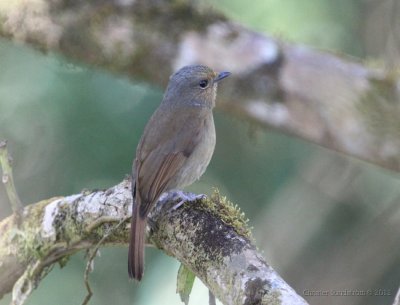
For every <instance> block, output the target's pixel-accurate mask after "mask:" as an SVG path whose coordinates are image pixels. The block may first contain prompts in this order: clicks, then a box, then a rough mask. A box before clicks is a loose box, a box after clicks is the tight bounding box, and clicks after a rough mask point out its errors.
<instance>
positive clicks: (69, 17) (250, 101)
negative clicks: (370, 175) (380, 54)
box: [0, 0, 400, 171]
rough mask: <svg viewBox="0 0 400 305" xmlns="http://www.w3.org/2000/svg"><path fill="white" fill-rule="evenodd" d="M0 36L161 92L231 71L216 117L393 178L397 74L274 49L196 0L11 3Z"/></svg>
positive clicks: (279, 46)
mask: <svg viewBox="0 0 400 305" xmlns="http://www.w3.org/2000/svg"><path fill="white" fill-rule="evenodd" d="M0 35H1V36H3V37H8V38H9V39H12V40H15V41H22V42H26V43H29V44H31V45H33V46H35V47H36V48H39V49H41V50H43V51H57V52H60V53H61V54H63V55H65V56H66V57H69V58H70V59H74V60H78V61H80V62H83V63H87V64H91V65H95V66H100V67H103V68H105V69H107V70H109V71H113V72H116V73H120V74H126V75H129V76H131V77H134V78H136V79H141V80H146V81H149V82H151V83H154V84H157V85H160V86H164V85H165V83H166V81H167V80H168V76H169V75H170V73H171V72H172V71H174V70H175V69H177V68H178V67H180V66H182V65H185V64H191V63H204V64H207V65H210V66H212V67H214V68H215V69H217V70H225V69H227V70H230V71H232V72H233V73H234V76H235V79H233V80H231V81H230V82H227V83H226V84H224V86H222V87H223V88H221V89H222V90H220V91H221V94H220V95H219V107H220V109H222V110H224V111H227V112H230V113H234V114H236V115H237V116H240V117H242V118H245V119H246V120H249V121H251V122H254V123H256V124H259V125H260V126H262V127H265V128H270V127H272V128H275V129H278V130H280V131H284V132H286V133H289V134H292V135H295V136H297V137H300V138H303V139H305V140H308V141H311V142H314V143H317V144H319V145H322V146H324V147H327V148H329V149H332V150H336V151H340V152H342V153H345V154H347V155H351V156H355V157H357V158H360V159H362V160H366V161H369V162H372V163H374V164H377V165H380V166H382V167H385V168H388V169H391V170H394V171H399V170H400V137H399V134H400V125H399V120H398V117H399V116H400V106H399V104H400V103H399V100H400V99H399V88H400V86H398V84H399V76H398V73H397V72H394V71H389V72H385V71H383V70H378V69H372V68H369V67H367V66H364V65H362V64H361V63H357V62H354V61H353V62H352V61H349V60H347V59H344V58H343V57H340V56H337V55H333V54H330V53H323V52H318V51H315V50H312V49H310V48H307V47H304V46H297V45H290V44H286V43H282V42H280V41H278V40H276V39H272V38H270V37H268V36H265V35H261V34H259V33H256V32H253V31H250V30H248V29H246V28H243V27H241V26H239V25H237V24H235V23H232V22H230V21H228V20H226V18H225V17H224V16H222V15H221V14H219V13H216V12H214V11H212V10H210V9H208V8H204V7H197V6H196V5H195V2H194V1H145V0H136V1H131V2H130V1H122V2H121V1H117V0H115V1H107V2H104V1H91V2H90V3H87V2H74V1H57V2H54V1H45V0H39V1H36V0H35V1H33V0H31V1H29V0H28V1H13V2H12V3H10V4H8V5H3V6H0Z"/></svg>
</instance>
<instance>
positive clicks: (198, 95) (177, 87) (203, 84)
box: [164, 65, 231, 108]
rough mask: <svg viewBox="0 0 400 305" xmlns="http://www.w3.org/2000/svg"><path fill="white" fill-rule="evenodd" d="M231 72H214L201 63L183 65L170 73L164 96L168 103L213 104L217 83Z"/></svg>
mask: <svg viewBox="0 0 400 305" xmlns="http://www.w3.org/2000/svg"><path fill="white" fill-rule="evenodd" d="M230 74H231V73H229V72H221V73H216V72H214V71H213V70H212V69H211V68H209V67H207V66H202V65H192V66H185V67H183V68H181V69H180V70H178V71H177V72H175V73H174V74H172V75H171V77H170V78H169V83H168V87H167V90H166V93H165V96H164V102H166V103H168V104H187V105H196V106H204V107H209V108H212V107H214V106H215V97H216V91H217V84H218V82H219V81H220V80H222V79H224V78H226V77H228V76H229V75H230Z"/></svg>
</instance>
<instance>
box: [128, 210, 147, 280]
mask: <svg viewBox="0 0 400 305" xmlns="http://www.w3.org/2000/svg"><path fill="white" fill-rule="evenodd" d="M146 223H147V219H146V218H143V217H141V216H140V214H139V205H137V204H134V206H133V209H132V220H131V237H130V243H129V254H128V255H129V256H128V273H129V277H130V278H134V279H135V280H137V281H140V280H141V279H142V276H143V272H144V239H145V230H146Z"/></svg>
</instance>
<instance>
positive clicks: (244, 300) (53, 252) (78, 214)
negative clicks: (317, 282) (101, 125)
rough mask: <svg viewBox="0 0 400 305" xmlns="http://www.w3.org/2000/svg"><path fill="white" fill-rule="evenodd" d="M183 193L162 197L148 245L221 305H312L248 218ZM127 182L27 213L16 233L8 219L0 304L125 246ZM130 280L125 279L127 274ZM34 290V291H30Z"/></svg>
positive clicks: (2, 238)
mask: <svg viewBox="0 0 400 305" xmlns="http://www.w3.org/2000/svg"><path fill="white" fill-rule="evenodd" d="M179 196H180V195H179V193H170V194H168V195H165V196H164V197H163V198H162V199H161V200H160V201H159V203H158V204H157V206H156V208H155V210H154V211H153V212H152V213H151V215H150V219H149V223H150V224H151V228H150V230H149V232H148V241H149V242H150V243H152V244H153V245H155V246H157V247H158V248H160V249H162V250H163V251H164V252H165V253H167V254H169V255H171V256H174V257H176V258H177V259H178V260H179V261H181V262H182V263H183V264H185V265H186V266H187V267H188V268H189V269H190V270H191V271H192V272H194V273H195V274H196V276H197V277H199V278H200V279H201V280H202V281H203V282H204V284H205V285H206V286H208V287H209V289H210V290H211V291H212V293H213V294H214V295H215V296H216V297H217V298H219V299H220V300H221V301H222V303H224V304H234V305H235V304H287V305H289V304H290V305H296V304H302V305H304V304H307V303H306V301H304V300H303V299H302V298H301V297H300V296H298V295H297V294H296V293H295V291H294V290H293V289H292V288H291V287H289V285H288V284H287V283H286V282H285V281H284V280H283V279H282V278H281V277H280V276H279V275H278V274H277V273H276V272H275V271H274V270H273V269H272V268H271V267H270V266H269V265H268V264H267V263H266V262H265V261H264V259H263V258H262V257H261V255H260V254H259V253H258V251H257V249H256V248H255V247H254V246H253V245H252V243H251V241H250V239H251V238H250V232H249V230H248V229H247V227H246V224H245V220H244V219H243V215H242V214H241V213H240V211H239V210H237V209H236V208H235V207H234V206H233V205H232V204H230V203H229V202H227V201H226V199H225V198H223V197H220V196H219V195H214V196H213V197H212V198H211V199H202V200H197V201H194V202H186V203H185V204H184V205H183V206H181V207H180V208H178V209H171V207H173V206H174V205H175V204H176V203H177V202H178V201H180V197H179ZM130 205H131V194H130V182H129V181H123V182H121V183H120V184H118V185H116V186H114V187H111V188H110V189H108V190H105V191H95V192H83V193H81V194H76V195H72V196H68V197H59V198H51V199H48V200H44V201H41V202H38V203H36V204H32V205H29V206H27V207H26V208H25V209H24V221H23V222H22V224H21V226H20V227H19V228H18V229H17V228H16V227H15V225H14V224H13V217H14V216H10V217H8V218H6V219H4V220H3V221H1V222H0V232H1V234H0V262H1V263H0V297H1V296H3V295H4V294H5V293H7V292H9V291H10V290H11V289H12V287H13V285H14V284H15V283H17V284H18V285H17V286H16V287H14V291H13V298H14V303H15V304H21V302H17V301H16V300H15V299H16V298H18V297H22V298H26V297H27V295H26V294H24V293H21V291H22V290H23V289H24V287H25V289H26V287H30V288H32V287H35V286H36V285H37V284H38V282H39V281H40V279H41V278H42V277H43V276H44V275H45V272H46V268H48V267H49V266H51V265H53V264H54V263H55V262H60V261H65V259H66V258H67V257H68V256H69V255H71V254H73V253H75V252H77V251H79V250H82V249H88V248H90V247H93V246H95V245H97V243H98V242H99V240H101V239H102V237H103V236H104V235H105V232H109V229H110V228H111V227H113V228H114V229H113V233H112V234H111V235H110V236H109V237H108V238H106V239H105V241H104V245H107V244H123V245H126V243H127V240H128V234H129V228H128V224H126V225H122V226H119V227H115V225H116V224H117V223H120V222H121V221H122V220H125V219H126V218H127V216H128V215H129V214H130V212H131V211H130ZM126 276H127V275H126ZM32 283H33V284H32Z"/></svg>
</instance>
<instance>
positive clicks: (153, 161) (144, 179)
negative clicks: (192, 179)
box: [135, 117, 204, 217]
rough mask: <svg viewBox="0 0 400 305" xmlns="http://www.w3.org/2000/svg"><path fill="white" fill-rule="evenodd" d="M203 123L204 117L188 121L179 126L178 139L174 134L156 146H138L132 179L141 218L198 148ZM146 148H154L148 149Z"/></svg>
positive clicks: (145, 144)
mask: <svg viewBox="0 0 400 305" xmlns="http://www.w3.org/2000/svg"><path fill="white" fill-rule="evenodd" d="M193 124H195V125H196V126H193ZM202 124H204V118H200V117H197V118H195V119H193V118H191V120H190V122H189V120H188V121H187V122H184V123H183V124H181V126H180V128H179V131H178V134H179V137H176V136H175V134H174V135H173V136H172V137H171V139H163V140H164V141H163V142H159V143H158V144H159V145H147V143H146V141H144V142H143V143H141V144H140V148H143V150H142V149H139V150H138V152H137V159H136V166H135V168H136V173H135V176H136V197H138V198H137V202H138V203H140V207H139V208H140V215H141V216H142V217H144V216H146V215H147V214H148V212H149V211H150V209H151V207H152V206H153V204H154V202H155V201H156V200H157V199H158V198H159V197H160V195H161V194H162V193H163V192H164V191H166V188H167V186H168V183H169V182H170V181H171V180H172V179H174V178H175V175H176V174H177V172H178V171H179V169H181V167H182V166H183V165H184V163H185V162H186V160H187V159H188V158H189V157H190V155H191V154H192V152H193V150H194V149H195V147H196V146H197V145H198V143H199V141H200V131H201V130H202V128H203V126H201V125H202ZM189 125H191V126H189ZM192 127H196V128H192ZM148 146H152V148H153V149H151V150H149V149H148ZM143 151H145V153H143Z"/></svg>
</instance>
